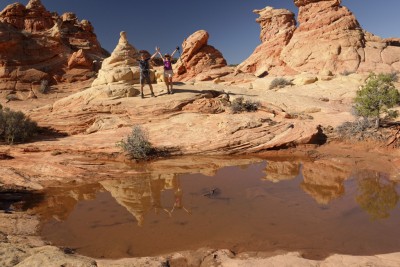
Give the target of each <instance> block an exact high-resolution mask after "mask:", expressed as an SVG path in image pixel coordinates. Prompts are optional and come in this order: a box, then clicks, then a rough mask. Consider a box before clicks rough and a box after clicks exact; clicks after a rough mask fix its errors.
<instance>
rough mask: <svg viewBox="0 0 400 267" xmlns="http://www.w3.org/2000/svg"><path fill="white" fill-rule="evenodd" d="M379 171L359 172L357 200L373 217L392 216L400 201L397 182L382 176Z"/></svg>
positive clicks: (383, 217)
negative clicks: (391, 213) (391, 212)
mask: <svg viewBox="0 0 400 267" xmlns="http://www.w3.org/2000/svg"><path fill="white" fill-rule="evenodd" d="M382 176H383V175H382V174H381V173H378V172H366V171H364V172H359V173H357V175H356V177H357V184H358V195H357V197H356V201H357V203H358V204H360V206H361V208H362V209H363V210H365V211H367V212H368V213H369V214H370V216H371V218H372V219H385V218H388V217H389V216H390V211H391V210H393V209H394V208H395V207H396V205H397V203H398V201H399V195H398V193H397V191H396V188H395V186H396V183H395V182H393V181H389V180H387V179H385V178H383V177H382Z"/></svg>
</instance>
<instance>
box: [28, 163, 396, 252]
mask: <svg viewBox="0 0 400 267" xmlns="http://www.w3.org/2000/svg"><path fill="white" fill-rule="evenodd" d="M351 173H352V172H351V170H347V169H342V168H340V167H338V166H337V165H335V164H334V163H329V162H328V163H327V162H318V163H310V162H306V163H304V164H302V165H301V164H300V163H296V162H288V161H286V162H272V161H270V162H268V163H259V164H251V165H248V166H247V167H246V168H244V167H240V168H239V167H230V168H224V169H221V170H219V171H218V172H217V173H216V175H215V176H214V177H207V176H204V175H200V174H188V175H175V174H157V173H152V174H148V175H141V176H134V177H131V178H123V179H120V180H106V181H103V182H101V183H100V184H97V185H87V186H80V187H70V188H67V189H66V190H65V191H64V192H62V190H61V189H57V190H53V191H51V192H49V194H50V195H49V196H47V197H46V200H45V201H44V202H43V203H42V204H41V206H37V207H35V208H34V212H36V213H38V214H41V215H43V218H45V220H44V221H45V223H44V225H43V230H42V234H43V236H44V237H45V238H46V239H47V240H50V241H52V242H54V243H55V244H56V245H60V246H68V247H72V248H77V251H78V252H79V253H83V254H85V255H90V256H94V257H111V258H118V257H128V256H147V255H156V254H160V253H167V252H172V251H177V250H178V251H179V250H186V249H197V248H200V247H212V248H229V249H232V250H233V251H235V252H241V251H275V250H288V251H302V252H304V255H305V256H306V257H310V258H323V257H326V256H328V255H329V254H330V253H333V252H335V253H351V254H356V255H357V254H376V253H386V252H393V251H398V250H399V249H400V244H398V240H397V239H396V236H398V235H400V229H399V227H397V222H398V220H399V219H400V218H399V217H400V212H399V210H398V209H397V212H392V214H391V215H393V217H392V218H391V219H390V220H384V221H382V220H380V221H378V222H377V221H370V220H368V219H367V220H365V219H366V218H367V216H366V214H365V212H362V210H366V211H368V212H369V213H370V214H371V215H372V216H374V218H386V217H387V216H388V215H389V211H390V210H393V209H395V208H396V205H397V203H398V200H399V197H398V194H397V192H396V184H395V183H393V182H387V181H384V180H382V179H380V176H376V175H374V174H373V173H371V172H365V173H362V172H361V173H358V175H357V180H356V181H357V183H355V182H353V183H349V181H348V179H349V178H350V177H351V176H350V174H351ZM280 174H281V175H280ZM361 178H363V179H361ZM346 180H347V182H346ZM345 187H346V190H345ZM299 188H301V189H302V190H299ZM357 188H358V195H357V197H355V194H357ZM345 191H347V192H346V193H347V194H346V195H345V194H344V193H345ZM99 192H101V193H99ZM304 192H306V194H305V193H304ZM352 193H353V195H351V194H352ZM309 196H311V197H313V198H314V199H315V201H310V197H309ZM334 199H335V200H336V201H332V200H334ZM355 199H356V201H354V200H355ZM83 200H86V201H83ZM88 200H90V201H88ZM320 204H323V205H324V207H322V208H321V205H320ZM358 205H360V206H361V208H362V209H361V208H360V207H359V206H358ZM127 211H128V212H127ZM179 211H181V212H179ZM132 215H133V217H134V219H135V220H133V218H132ZM189 215H190V216H189ZM46 218H47V219H46ZM51 218H53V219H54V220H52V219H51ZM139 226H140V227H139ZM384 233H390V235H389V234H388V235H386V236H385V235H384Z"/></svg>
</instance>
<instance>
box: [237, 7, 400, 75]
mask: <svg viewBox="0 0 400 267" xmlns="http://www.w3.org/2000/svg"><path fill="white" fill-rule="evenodd" d="M294 2H295V4H296V5H297V6H298V7H299V15H298V23H299V25H298V27H297V28H296V26H295V25H296V22H295V20H294V15H293V13H292V12H290V11H288V10H283V9H273V8H271V7H266V8H265V9H262V10H255V11H254V12H255V13H257V14H259V15H260V17H259V18H258V19H257V22H258V23H260V25H261V35H260V39H261V42H262V44H261V45H260V46H258V47H257V48H256V50H255V51H254V53H253V54H252V55H251V56H250V57H249V58H248V59H247V60H245V61H244V62H243V63H242V64H240V65H239V66H238V67H237V69H236V72H247V73H253V74H255V75H257V76H259V75H265V74H272V75H286V74H294V73H302V72H307V73H313V74H317V73H320V72H322V71H331V72H332V73H333V74H340V73H344V72H360V73H365V72H370V71H375V72H394V71H400V56H399V55H400V47H399V46H400V39H381V38H379V37H377V36H374V35H373V34H371V33H369V32H367V31H364V30H363V29H362V28H361V26H360V24H359V23H358V21H357V19H356V18H355V16H354V15H353V14H352V13H351V12H350V11H349V10H348V9H347V8H346V7H344V6H342V5H341V1H340V0H295V1H294Z"/></svg>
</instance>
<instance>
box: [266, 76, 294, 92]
mask: <svg viewBox="0 0 400 267" xmlns="http://www.w3.org/2000/svg"><path fill="white" fill-rule="evenodd" d="M287 85H292V82H291V81H289V80H288V79H285V78H275V79H273V80H272V82H271V84H270V85H269V89H270V90H271V89H274V88H283V87H285V86H287Z"/></svg>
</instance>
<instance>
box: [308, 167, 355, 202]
mask: <svg viewBox="0 0 400 267" xmlns="http://www.w3.org/2000/svg"><path fill="white" fill-rule="evenodd" d="M302 173H303V181H302V183H301V185H300V186H301V189H303V190H304V192H306V193H307V194H309V195H310V196H311V197H312V198H314V199H315V201H317V203H319V204H323V205H327V204H329V203H330V202H331V201H332V200H334V199H337V198H339V197H340V196H342V195H343V194H344V192H345V189H344V184H343V183H344V181H345V180H346V179H347V178H348V177H349V176H350V170H346V169H343V168H341V167H339V166H337V165H335V164H333V163H331V162H329V163H326V162H318V163H310V162H306V163H304V165H303V170H302Z"/></svg>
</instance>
